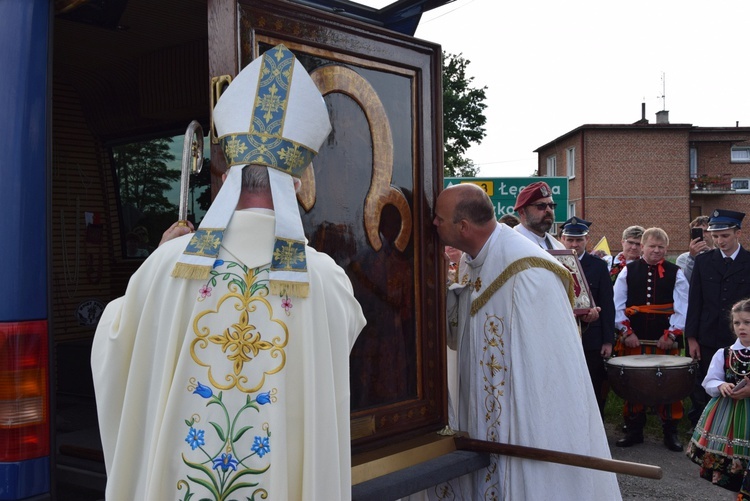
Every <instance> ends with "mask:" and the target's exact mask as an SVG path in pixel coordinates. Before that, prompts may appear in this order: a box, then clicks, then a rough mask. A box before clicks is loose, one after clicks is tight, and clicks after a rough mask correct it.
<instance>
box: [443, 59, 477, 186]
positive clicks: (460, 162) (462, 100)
mask: <svg viewBox="0 0 750 501" xmlns="http://www.w3.org/2000/svg"><path fill="white" fill-rule="evenodd" d="M470 63H471V61H469V60H467V59H464V58H463V57H461V54H458V55H454V54H448V53H443V136H444V143H445V144H444V146H445V170H444V175H445V176H446V177H457V176H463V177H471V176H475V175H476V173H477V170H478V169H477V167H476V166H475V165H474V163H473V162H472V161H471V160H469V159H467V158H465V157H464V154H465V153H466V150H468V149H469V146H471V144H472V143H476V144H479V143H481V142H482V139H484V137H485V136H486V135H487V133H486V131H485V129H484V126H485V124H486V123H487V118H486V117H485V116H484V109H485V108H486V107H487V105H486V104H485V103H484V100H485V99H486V94H485V91H486V90H487V87H481V88H475V87H472V85H471V84H472V82H473V81H474V77H469V76H467V75H466V68H467V66H468V65H469V64H470Z"/></svg>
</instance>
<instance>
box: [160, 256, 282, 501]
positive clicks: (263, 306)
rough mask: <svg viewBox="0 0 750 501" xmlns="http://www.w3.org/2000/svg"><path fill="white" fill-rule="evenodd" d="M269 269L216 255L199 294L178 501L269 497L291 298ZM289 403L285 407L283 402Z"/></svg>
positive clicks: (188, 344)
mask: <svg viewBox="0 0 750 501" xmlns="http://www.w3.org/2000/svg"><path fill="white" fill-rule="evenodd" d="M268 273H269V267H268V266H266V267H261V268H256V269H250V268H248V267H246V266H245V265H243V264H241V263H238V262H233V261H224V260H217V261H216V263H215V265H214V268H213V269H212V270H211V272H210V276H209V278H208V279H207V281H206V282H205V283H204V284H202V285H201V286H200V288H199V290H197V291H196V293H197V295H198V297H197V307H196V309H195V312H196V314H195V315H194V317H193V319H192V323H191V328H190V331H189V333H188V338H187V339H186V341H185V347H184V349H187V350H189V362H188V364H187V369H186V371H184V372H181V373H180V374H179V377H183V378H184V376H185V375H188V377H187V378H186V379H185V380H184V381H176V384H177V386H179V384H180V383H183V385H184V386H183V387H184V388H185V390H184V391H185V394H184V395H183V396H180V397H179V398H181V399H182V400H183V401H185V402H187V404H186V406H183V408H184V409H190V411H189V412H188V413H186V414H185V415H184V416H181V417H182V418H184V423H175V425H177V426H183V427H184V436H185V439H184V443H182V444H181V447H180V451H179V458H178V460H179V461H181V463H182V464H183V465H184V467H182V468H180V476H179V477H178V481H177V485H176V488H177V490H178V492H179V496H180V498H179V499H181V500H184V501H188V500H190V499H192V498H193V497H195V499H215V500H219V499H228V497H227V496H229V498H232V499H233V498H238V499H245V498H249V499H256V498H260V499H265V498H266V497H269V496H272V493H271V492H269V485H268V481H267V479H266V478H265V477H264V474H265V473H266V472H267V471H269V469H270V468H272V462H273V458H274V455H273V451H274V438H277V437H276V436H274V435H272V432H278V431H279V429H278V426H277V427H276V429H274V421H273V416H274V415H278V414H275V412H274V411H273V410H272V409H273V407H274V406H277V407H278V406H279V405H280V402H279V400H281V399H285V398H288V396H287V395H284V391H285V385H284V371H285V368H286V366H287V352H286V348H287V343H288V342H289V327H288V325H287V323H286V322H285V320H288V319H286V318H285V317H289V316H291V311H292V309H293V301H292V298H289V297H287V296H282V297H274V296H271V295H270V294H269V288H268V286H269V285H268V284H269V282H268ZM281 407H282V408H283V407H284V406H283V405H282V406H281ZM276 412H278V410H277V411H276Z"/></svg>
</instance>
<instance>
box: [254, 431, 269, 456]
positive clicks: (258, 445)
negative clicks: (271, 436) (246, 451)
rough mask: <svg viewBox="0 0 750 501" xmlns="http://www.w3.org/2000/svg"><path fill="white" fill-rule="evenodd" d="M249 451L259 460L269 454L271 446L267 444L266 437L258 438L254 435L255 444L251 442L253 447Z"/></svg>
mask: <svg viewBox="0 0 750 501" xmlns="http://www.w3.org/2000/svg"><path fill="white" fill-rule="evenodd" d="M250 450H251V451H253V452H255V453H256V454H257V455H258V457H261V458H262V457H263V456H265V455H266V454H268V453H269V452H271V446H270V445H269V444H268V437H259V436H257V435H256V436H255V442H253V446H252V447H251V448H250Z"/></svg>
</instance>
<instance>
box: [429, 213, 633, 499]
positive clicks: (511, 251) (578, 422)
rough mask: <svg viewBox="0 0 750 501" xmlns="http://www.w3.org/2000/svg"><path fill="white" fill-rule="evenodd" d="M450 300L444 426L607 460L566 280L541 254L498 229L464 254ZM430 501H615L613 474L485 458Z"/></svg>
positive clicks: (487, 437) (560, 269) (516, 236)
mask: <svg viewBox="0 0 750 501" xmlns="http://www.w3.org/2000/svg"><path fill="white" fill-rule="evenodd" d="M464 256H465V257H464V261H462V263H461V265H460V267H459V283H458V284H456V285H454V286H452V287H451V290H450V291H449V292H448V314H449V318H448V332H449V334H448V343H449V346H450V347H452V348H453V347H455V348H457V350H458V370H457V373H458V378H459V381H458V383H457V384H456V386H457V387H458V389H459V390H458V398H456V395H451V401H452V402H453V403H454V404H456V408H455V409H454V411H453V412H451V415H453V416H455V421H454V422H452V423H451V426H452V428H454V429H456V430H461V431H464V432H468V434H469V435H470V436H471V438H475V439H479V440H486V441H491V442H502V443H509V444H516V445H524V446H529V447H538V448H541V449H552V450H557V451H563V452H572V453H576V454H585V455H590V456H597V457H602V458H610V457H611V456H610V452H609V447H608V445H607V439H606V435H605V432H604V427H603V424H602V421H601V418H600V416H599V410H598V407H597V404H596V399H595V397H594V393H593V389H592V386H591V381H590V379H589V374H588V370H587V368H586V362H585V359H584V356H583V349H582V346H581V340H580V337H579V335H578V329H577V327H576V323H575V320H574V316H573V311H572V307H571V298H570V296H569V292H568V287H569V281H570V276H569V274H568V272H567V271H566V270H565V269H564V268H563V267H562V266H561V265H559V264H558V263H557V261H556V260H555V259H554V258H553V257H551V256H550V255H549V254H548V253H547V252H546V251H544V250H542V249H540V248H539V247H538V246H537V245H534V244H533V243H532V242H530V241H529V240H528V239H527V238H525V237H524V236H523V235H521V234H520V233H518V232H516V231H513V230H512V229H510V228H509V227H507V226H504V225H498V226H497V229H496V230H495V232H494V233H493V234H492V236H491V237H490V239H489V240H488V241H487V243H486V244H485V246H484V247H483V248H482V250H481V251H480V253H479V254H478V255H477V256H476V258H475V259H471V258H468V257H466V255H464ZM429 497H430V498H431V499H463V500H466V501H474V500H485V499H487V500H525V499H576V500H589V499H590V500H592V501H593V500H596V501H600V500H605V499H606V500H618V499H620V491H619V488H618V485H617V479H616V476H615V475H614V474H612V473H606V472H601V471H596V470H590V469H584V468H577V467H573V466H567V465H560V464H554V463H547V462H542V461H534V460H529V459H518V458H511V457H509V456H499V455H492V456H491V464H490V466H489V467H488V468H485V469H482V470H479V471H477V472H475V473H472V474H468V475H465V476H463V477H460V478H458V479H454V480H452V481H450V482H446V483H443V484H440V485H438V486H436V487H435V488H433V489H431V490H430V491H429Z"/></svg>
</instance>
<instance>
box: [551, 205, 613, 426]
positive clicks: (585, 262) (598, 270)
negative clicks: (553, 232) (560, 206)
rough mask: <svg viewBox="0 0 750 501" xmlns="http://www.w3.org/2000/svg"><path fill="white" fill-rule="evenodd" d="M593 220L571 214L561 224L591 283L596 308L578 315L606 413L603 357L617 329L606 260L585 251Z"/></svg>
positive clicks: (568, 245) (601, 406)
mask: <svg viewBox="0 0 750 501" xmlns="http://www.w3.org/2000/svg"><path fill="white" fill-rule="evenodd" d="M590 226H591V222H589V221H586V220H584V219H581V218H578V217H571V218H570V219H568V220H567V221H565V223H564V224H563V227H562V243H563V245H564V246H565V248H566V249H570V250H573V251H575V252H576V254H577V256H578V259H579V260H580V262H581V269H582V270H583V274H584V275H585V277H586V281H587V282H588V284H589V290H590V292H591V298H592V299H593V300H594V304H595V305H596V308H592V309H591V310H590V311H589V313H587V314H586V315H583V316H580V317H578V319H579V320H580V321H581V323H582V326H581V331H582V335H581V341H582V342H583V353H584V355H585V357H586V365H587V366H588V369H589V375H590V376H591V383H592V384H593V385H594V394H595V395H596V401H597V403H598V404H599V412H600V413H602V415H603V413H604V404H605V402H606V401H607V392H608V391H609V385H607V374H606V372H605V370H604V362H603V359H604V358H609V357H610V356H611V355H612V343H613V341H614V332H615V303H614V300H613V297H614V292H613V288H612V281H611V280H610V279H609V270H608V269H607V263H606V262H604V260H602V259H600V258H598V257H596V256H592V255H591V254H589V253H588V252H586V246H587V245H588V241H589V237H588V234H589V227H590Z"/></svg>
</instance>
